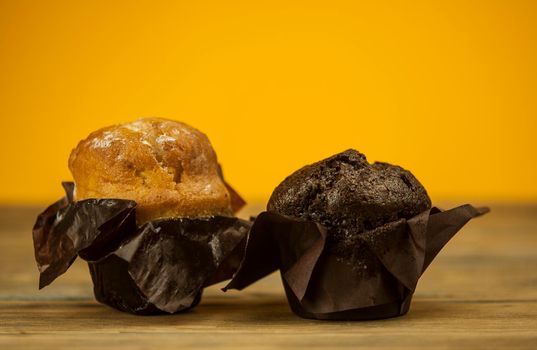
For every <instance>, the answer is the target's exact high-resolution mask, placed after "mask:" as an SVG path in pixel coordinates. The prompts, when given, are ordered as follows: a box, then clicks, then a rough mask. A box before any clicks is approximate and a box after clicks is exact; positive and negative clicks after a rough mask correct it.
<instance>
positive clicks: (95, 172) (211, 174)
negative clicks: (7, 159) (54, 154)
mask: <svg viewBox="0 0 537 350" xmlns="http://www.w3.org/2000/svg"><path fill="white" fill-rule="evenodd" d="M69 169H70V170H71V173H72V174H73V178H74V182H75V200H83V199H88V198H116V199H129V200H134V201H136V203H137V211H136V213H137V221H138V223H144V222H147V221H150V220H154V219H159V218H174V217H208V216H215V215H223V216H227V215H232V207H231V198H230V193H229V192H228V190H227V188H226V185H225V183H224V181H223V179H222V178H221V176H220V175H219V166H218V162H217V158H216V153H215V152H214V150H213V148H212V146H211V143H210V142H209V139H208V138H207V136H206V135H205V134H203V133H202V132H200V131H199V130H197V129H195V128H193V127H191V126H189V125H186V124H184V123H181V122H177V121H173V120H167V119H160V118H146V119H140V120H136V121H134V122H130V123H125V124H119V125H113V126H109V127H105V128H102V129H100V130H97V131H95V132H93V133H91V134H90V135H89V136H88V137H87V138H86V139H84V140H82V141H80V143H79V144H78V146H77V147H76V148H75V149H74V150H73V151H72V152H71V155H70V157H69Z"/></svg>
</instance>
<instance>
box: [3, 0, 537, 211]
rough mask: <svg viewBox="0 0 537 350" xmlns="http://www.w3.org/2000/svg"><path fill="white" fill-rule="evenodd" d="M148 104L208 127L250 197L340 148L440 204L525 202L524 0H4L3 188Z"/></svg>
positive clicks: (535, 39) (38, 188)
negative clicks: (381, 164)
mask: <svg viewBox="0 0 537 350" xmlns="http://www.w3.org/2000/svg"><path fill="white" fill-rule="evenodd" d="M143 116H161V117H167V118H175V119H178V120H182V121H185V122H187V123H189V124H191V125H193V126H195V127H197V128H199V129H201V130H202V131H204V132H205V133H207V134H208V135H209V137H210V139H211V140H212V143H213V146H214V147H215V149H216V150H217V153H218V155H219V158H220V161H221V162H222V163H223V165H224V170H225V173H226V176H227V178H228V180H229V181H230V182H231V183H232V184H233V185H234V186H235V187H236V188H237V189H238V190H239V192H241V193H242V194H243V195H244V196H245V197H246V199H247V200H250V201H265V200H266V199H267V198H268V196H269V194H270V192H271V191H272V189H273V188H274V186H275V185H277V184H278V183H279V181H281V180H282V179H283V178H284V177H285V176H286V175H288V174H289V173H291V172H292V171H294V170H295V169H297V168H299V167H300V166H302V165H304V164H306V163H310V162H313V161H316V160H319V159H321V158H324V157H326V156H329V155H331V154H333V153H336V152H338V151H342V150H344V149H346V148H351V147H352V148H357V149H359V150H360V151H362V152H364V153H365V154H366V155H367V156H368V159H369V160H371V161H373V160H384V161H389V162H392V163H396V164H399V165H402V166H404V167H406V168H408V169H410V170H411V171H413V172H414V173H415V175H416V176H417V177H418V178H419V179H420V180H421V181H422V182H423V183H424V185H425V186H426V187H427V188H428V189H429V192H430V194H431V196H432V198H433V200H436V201H438V200H460V201H473V202H476V201H520V200H522V201H534V200H537V186H536V185H535V179H537V156H536V155H535V153H536V151H537V141H536V131H537V128H536V118H537V1H531V0H529V1H512V0H505V1H492V0H486V1H475V0H474V1H471V0H464V1H318V2H317V1H291V0H287V1H241V2H237V1H214V2H208V1H182V2H181V1H170V2H160V1H147V2H142V1H87V2H82V1H28V2H26V1H18V0H13V1H6V0H0V118H1V119H0V120H1V125H0V126H1V133H0V148H1V158H0V164H1V170H0V189H1V191H0V203H10V204H17V203H36V204H37V203H39V204H42V203H46V202H49V201H51V200H53V199H55V198H56V197H59V196H60V195H61V194H62V192H61V188H60V184H59V182H60V181H61V180H64V179H69V178H70V175H69V172H68V169H67V157H68V155H69V152H70V150H71V148H73V147H74V146H75V145H76V143H77V142H78V141H79V140H80V139H81V138H84V137H86V136H87V134H88V133H90V132H91V131H93V130H94V129H97V128H99V127H102V126H105V125H109V124H113V123H117V122H122V121H127V120H131V119H136V118H139V117H143Z"/></svg>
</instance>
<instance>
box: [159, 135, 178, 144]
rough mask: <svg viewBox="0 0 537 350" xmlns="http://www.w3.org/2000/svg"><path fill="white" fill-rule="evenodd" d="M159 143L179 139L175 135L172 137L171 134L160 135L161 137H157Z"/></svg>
mask: <svg viewBox="0 0 537 350" xmlns="http://www.w3.org/2000/svg"><path fill="white" fill-rule="evenodd" d="M156 141H157V143H158V144H163V143H166V142H176V141H177V139H176V138H175V137H171V136H168V135H160V136H159V137H157V140H156Z"/></svg>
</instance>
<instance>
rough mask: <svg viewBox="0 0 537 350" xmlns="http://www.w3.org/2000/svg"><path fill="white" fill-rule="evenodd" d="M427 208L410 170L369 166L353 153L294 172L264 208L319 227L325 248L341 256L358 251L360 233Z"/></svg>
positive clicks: (420, 188) (349, 151)
mask: <svg viewBox="0 0 537 350" xmlns="http://www.w3.org/2000/svg"><path fill="white" fill-rule="evenodd" d="M430 208H431V200H430V198H429V196H428V195H427V191H426V190H425V188H424V187H423V186H422V185H421V184H420V182H419V181H418V180H417V179H416V178H415V177H414V176H413V175H412V174H411V173H410V172H409V171H407V170H405V169H403V168H401V167H399V166H396V165H391V164H388V163H380V162H376V163H373V164H370V163H369V162H368V161H367V159H366V157H365V155H363V154H362V153H360V152H358V151H356V150H353V149H349V150H347V151H344V152H341V153H338V154H336V155H334V156H332V157H329V158H327V159H324V160H321V161H319V162H317V163H314V164H311V165H307V166H305V167H303V168H301V169H299V170H297V171H296V172H294V173H293V174H291V175H290V176H288V177H287V178H286V179H285V180H284V181H283V182H282V183H280V185H278V187H276V189H275V190H274V192H273V193H272V196H271V197H270V200H269V202H268V206H267V209H268V211H271V212H276V213H278V214H281V215H286V216H291V217H295V218H301V219H305V220H311V221H314V222H318V223H320V224H322V225H323V226H324V227H326V228H327V229H328V233H329V237H328V244H329V245H330V246H331V247H332V248H333V250H335V251H338V252H339V253H340V254H343V255H344V254H346V253H349V249H348V248H351V249H350V250H352V248H356V244H357V242H356V239H357V237H359V235H360V233H362V232H364V231H368V230H372V229H375V228H377V227H380V226H382V225H384V224H387V223H390V222H394V221H397V220H400V219H410V218H411V217H413V216H415V215H417V214H419V213H421V212H423V211H425V210H427V209H430Z"/></svg>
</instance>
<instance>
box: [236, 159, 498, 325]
mask: <svg viewBox="0 0 537 350" xmlns="http://www.w3.org/2000/svg"><path fill="white" fill-rule="evenodd" d="M486 211H487V209H486V208H483V209H476V208H474V207H472V206H470V205H464V206H461V207H457V208H454V209H452V210H449V211H445V212H443V211H441V210H439V209H437V208H432V207H431V200H430V198H429V196H428V195H427V191H426V190H425V188H424V187H423V186H422V185H421V184H420V182H419V181H418V180H417V179H416V178H415V177H414V176H413V175H412V174H411V173H410V172H409V171H407V170H405V169H403V168H401V167H399V166H395V165H391V164H388V163H380V162H377V163H373V164H370V163H368V161H367V159H366V157H365V156H364V155H363V154H361V153H359V152H358V151H355V150H347V151H344V152H342V153H339V154H336V155H334V156H332V157H329V158H327V159H324V160H322V161H319V162H317V163H314V164H311V165H307V166H305V167H303V168H301V169H299V170H297V171H296V172H294V173H293V174H291V175H290V176H289V177H287V178H286V179H285V180H284V181H282V182H281V183H280V184H279V185H278V186H277V187H276V189H275V190H274V192H273V193H272V195H271V197H270V200H269V202H268V205H267V211H266V212H263V213H261V214H260V215H259V216H258V217H257V219H256V221H255V222H254V224H253V227H252V228H251V230H250V233H249V238H248V243H247V247H246V251H245V256H244V258H243V261H242V262H241V265H240V268H239V269H238V271H237V273H236V274H235V275H234V277H233V279H232V280H231V282H230V283H229V284H228V286H226V288H225V289H243V288H245V287H247V286H248V285H250V284H251V283H253V282H255V281H257V280H258V279H260V278H262V277H264V276H266V275H267V274H269V273H271V272H273V271H274V270H277V269H279V270H280V273H281V275H282V282H283V286H284V289H285V292H286V295H287V299H288V301H289V305H290V307H291V309H292V310H293V312H295V313H296V314H297V315H299V316H301V317H305V318H314V319H335V320H364V319H378V318H387V317H394V316H400V315H403V314H405V313H406V312H407V311H408V309H409V306H410V301H411V298H412V295H413V292H414V290H415V288H416V285H417V281H418V279H419V277H420V276H421V274H422V273H423V272H424V270H425V269H426V268H427V266H428V265H429V264H430V262H431V261H432V260H433V259H434V257H435V256H436V254H438V252H439V251H440V249H441V248H442V247H443V246H444V245H445V244H446V243H447V241H449V239H450V238H451V237H452V236H453V235H454V234H455V233H456V232H457V231H458V230H459V229H460V228H461V227H462V226H463V225H464V224H465V223H466V222H467V221H468V220H470V219H471V218H473V217H476V216H479V215H481V214H483V213H485V212H486Z"/></svg>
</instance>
